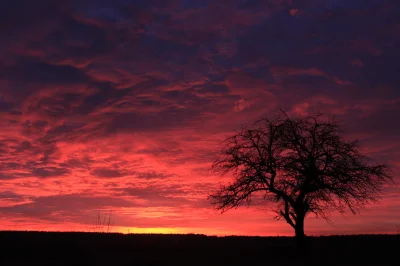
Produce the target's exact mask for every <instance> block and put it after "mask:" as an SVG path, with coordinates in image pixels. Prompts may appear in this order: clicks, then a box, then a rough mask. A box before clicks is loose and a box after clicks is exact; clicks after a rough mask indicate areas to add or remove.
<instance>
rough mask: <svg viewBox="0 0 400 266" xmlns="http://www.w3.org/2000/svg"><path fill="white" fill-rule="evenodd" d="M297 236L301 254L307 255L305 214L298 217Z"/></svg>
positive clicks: (298, 248)
mask: <svg viewBox="0 0 400 266" xmlns="http://www.w3.org/2000/svg"><path fill="white" fill-rule="evenodd" d="M295 234H296V236H295V238H296V245H297V250H298V252H299V254H300V255H301V256H302V257H307V255H308V251H309V248H308V244H307V242H308V241H307V236H306V235H305V234H304V216H298V217H297V219H296V225H295Z"/></svg>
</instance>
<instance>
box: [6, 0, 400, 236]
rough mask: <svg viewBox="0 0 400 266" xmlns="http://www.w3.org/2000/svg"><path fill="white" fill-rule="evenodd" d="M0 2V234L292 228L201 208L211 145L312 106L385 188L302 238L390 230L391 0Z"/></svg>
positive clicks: (398, 158)
mask: <svg viewBox="0 0 400 266" xmlns="http://www.w3.org/2000/svg"><path fill="white" fill-rule="evenodd" d="M6 2H7V3H5V4H4V3H1V4H0V25H7V26H5V27H0V28H1V32H2V34H1V36H2V37H1V38H0V59H1V63H0V115H1V116H0V151H1V152H0V230H49V231H90V230H91V228H93V224H94V223H95V221H96V217H98V215H99V213H100V214H101V215H105V214H107V213H109V212H110V211H112V216H111V221H112V226H111V230H112V231H113V232H122V233H196V234H207V235H281V236H283V235H293V231H292V228H290V226H288V225H287V224H286V223H285V222H284V221H275V220H274V219H273V217H274V214H273V213H272V211H271V209H270V208H269V206H262V205H257V206H252V207H250V208H247V207H246V206H243V207H241V208H238V209H234V210H231V211H229V212H226V213H223V214H221V213H220V212H218V211H215V210H214V209H213V207H212V205H211V204H210V202H209V201H208V200H207V196H208V194H209V193H210V192H212V191H213V190H215V189H216V188H217V187H218V185H219V183H220V182H228V181H229V180H230V177H229V176H225V177H220V176H216V175H213V174H212V173H211V172H210V167H211V164H212V162H213V161H214V160H215V159H216V157H217V156H218V152H219V151H220V148H221V141H222V140H223V139H224V138H225V137H226V136H229V135H231V134H233V133H234V131H235V130H236V129H240V128H241V127H242V126H243V125H247V124H250V123H252V122H254V121H255V120H257V119H259V118H261V117H264V116H271V115H274V114H276V113H277V112H278V111H279V109H280V108H282V109H284V110H287V111H288V113H289V114H290V115H293V116H304V115H308V114H312V113H313V112H316V111H323V112H325V114H327V115H331V116H335V117H336V118H337V119H338V120H339V121H341V123H342V124H343V128H344V130H345V136H346V138H349V139H354V138H357V139H359V140H360V142H361V145H362V147H364V148H365V152H366V153H367V154H368V155H369V156H370V157H371V158H372V159H373V160H374V161H376V162H378V163H387V164H389V166H390V167H391V169H392V171H393V173H394V180H395V182H397V184H396V185H395V186H393V187H387V188H385V191H384V192H385V194H384V195H383V199H382V200H381V201H379V202H377V203H375V204H373V205H368V206H367V207H366V209H365V210H362V211H361V213H360V214H359V215H352V214H351V213H350V212H349V213H348V214H347V215H341V214H338V213H332V216H331V218H332V223H333V225H334V226H332V225H330V224H328V223H327V222H325V221H324V220H321V219H316V218H315V217H313V216H311V215H310V216H309V217H307V219H306V223H305V231H306V234H309V235H329V234H364V233H395V232H398V231H399V230H400V222H399V221H400V187H399V185H398V183H399V182H400V177H399V176H398V173H399V170H400V88H399V86H400V75H399V74H398V70H397V69H398V59H399V51H400V47H399V45H400V42H399V40H400V24H399V21H398V19H397V17H396V15H398V14H397V13H398V12H396V10H399V8H400V1H396V0H388V1H381V0H371V1H361V0H354V1H353V0H352V1H345V0H343V1H339V0H337V1H331V0H329V1H328V0H326V1H313V0H301V1H295V0H293V1H292V0H279V1H264V0H254V1H241V0H237V1H236V0H232V1H225V0H224V1H222V0H221V1H219V0H202V1H187V0H165V1H157V0H154V1H153V0H147V1H131V0H115V1H103V0H99V1H98V0H96V1H94V0H79V1H75V0H66V1H51V0H37V1H28V0H16V1H6Z"/></svg>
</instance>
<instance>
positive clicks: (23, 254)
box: [0, 231, 400, 266]
mask: <svg viewBox="0 0 400 266" xmlns="http://www.w3.org/2000/svg"><path fill="white" fill-rule="evenodd" d="M309 243H310V249H309V250H310V251H309V253H308V254H299V253H298V252H297V249H296V246H295V242H294V239H293V238H291V237H238V236H233V237H211V236H204V235H156V234H140V235H136V234H130V235H123V234H100V233H54V232H6V231H2V232H0V245H1V253H0V254H1V258H0V265H2V266H8V265H57V266H59V265H60V266H61V265H97V266H101V265H109V266H113V265H148V266H150V265H174V266H177V265H207V266H208V265H230V266H232V265H251V266H256V265H280V266H281V265H380V266H381V265H398V264H397V263H398V254H397V253H398V251H399V250H398V248H399V247H400V235H359V236H330V237H311V238H310V241H309Z"/></svg>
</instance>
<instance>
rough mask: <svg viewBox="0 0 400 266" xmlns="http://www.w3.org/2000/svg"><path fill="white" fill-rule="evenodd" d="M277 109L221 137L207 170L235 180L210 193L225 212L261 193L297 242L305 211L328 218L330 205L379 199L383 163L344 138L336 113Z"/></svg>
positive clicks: (354, 205) (353, 206) (340, 207)
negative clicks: (217, 153)
mask: <svg viewBox="0 0 400 266" xmlns="http://www.w3.org/2000/svg"><path fill="white" fill-rule="evenodd" d="M282 113H283V114H282V115H280V116H277V117H275V118H273V119H268V118H265V119H262V120H260V121H257V122H256V123H255V124H253V125H252V126H251V127H247V128H245V129H243V130H241V131H240V132H237V133H236V134H235V135H233V136H232V137H229V138H227V139H226V140H225V146H224V147H223V149H222V152H221V154H220V156H219V157H218V159H217V160H216V161H215V162H214V164H213V166H212V170H213V171H214V172H216V173H218V174H222V175H224V174H227V173H231V174H233V176H234V181H233V182H231V183H230V184H227V185H221V187H220V188H219V189H218V191H216V192H215V193H213V194H211V195H210V197H209V199H210V201H211V203H213V204H214V206H215V207H216V208H217V209H218V210H221V211H222V212H224V211H226V210H229V209H231V208H236V207H238V206H240V205H242V204H250V203H251V200H252V196H254V195H255V193H257V194H259V193H262V195H263V197H264V199H265V200H266V201H267V202H269V203H270V204H271V203H272V205H271V206H273V207H274V210H275V212H276V214H277V216H276V218H278V219H280V218H283V219H284V220H285V221H286V222H287V223H288V224H289V225H290V226H291V227H293V229H294V231H295V236H296V239H297V240H298V244H299V245H302V243H304V240H305V234H304V219H305V217H306V215H307V214H309V213H313V214H315V215H316V216H317V217H322V218H325V219H328V214H329V213H330V212H331V211H333V210H337V211H339V212H341V213H343V212H345V210H346V209H350V210H351V211H352V212H353V213H356V212H357V211H358V210H359V209H360V208H362V207H363V206H364V205H365V204H367V203H369V202H373V201H376V200H378V199H379V196H380V194H381V192H382V187H383V185H384V184H385V183H387V182H388V181H391V180H392V178H391V174H390V170H389V168H388V166H387V165H385V164H376V165H374V164H370V163H369V158H368V157H366V156H365V155H364V154H362V152H361V151H360V148H359V145H358V141H346V140H344V138H343V137H342V130H341V128H340V125H339V123H338V122H337V121H336V120H335V119H329V120H323V119H322V114H318V115H315V116H309V117H306V118H291V117H289V116H288V115H287V114H286V113H285V112H283V111H282Z"/></svg>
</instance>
